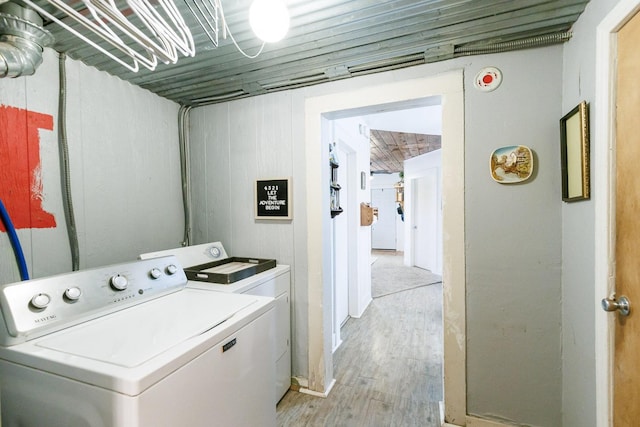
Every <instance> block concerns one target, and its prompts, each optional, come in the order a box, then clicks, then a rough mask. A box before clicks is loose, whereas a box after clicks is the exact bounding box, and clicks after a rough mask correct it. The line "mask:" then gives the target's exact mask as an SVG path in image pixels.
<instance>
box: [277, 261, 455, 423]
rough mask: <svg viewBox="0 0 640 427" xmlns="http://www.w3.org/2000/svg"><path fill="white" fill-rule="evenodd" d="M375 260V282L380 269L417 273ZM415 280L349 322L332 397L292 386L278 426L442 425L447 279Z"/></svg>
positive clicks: (399, 274)
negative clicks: (418, 283) (444, 291)
mask: <svg viewBox="0 0 640 427" xmlns="http://www.w3.org/2000/svg"><path fill="white" fill-rule="evenodd" d="M376 256H385V257H386V256H393V254H384V253H383V254H376ZM385 261H388V260H385ZM400 263H401V261H400ZM376 264H378V262H375V263H374V264H373V265H372V270H373V271H372V281H373V282H374V285H373V286H374V287H375V280H376V276H378V277H381V276H383V275H382V274H378V275H376V269H377V268H396V269H397V271H395V272H394V277H397V280H398V281H401V280H402V275H403V274H408V275H412V276H415V274H416V273H418V274H419V273H420V272H419V271H418V272H416V269H415V268H407V267H401V266H400V265H396V266H390V265H389V263H388V262H387V263H382V262H381V263H380V264H378V265H379V266H381V267H377V266H376ZM405 269H407V270H405ZM418 270H419V269H418ZM386 273H387V275H386V277H388V273H389V272H388V271H386ZM429 274H430V273H429ZM430 277H431V278H432V276H430ZM414 279H415V277H414ZM412 286H414V287H413V288H411V289H408V290H399V291H397V292H395V293H392V294H388V295H384V296H381V297H378V298H374V300H373V302H372V303H371V305H370V306H369V307H368V308H367V310H366V311H365V313H364V315H363V316H362V317H361V318H360V319H349V320H348V321H347V322H346V324H345V325H344V326H343V327H342V330H341V335H342V339H343V343H342V345H341V346H340V347H339V348H338V350H337V351H336V352H335V354H334V376H335V378H336V384H335V386H334V388H333V390H332V391H331V393H330V394H329V396H328V397H327V398H319V397H313V396H309V395H306V394H302V393H299V392H295V391H289V392H288V393H287V394H286V395H285V397H284V398H283V399H282V401H280V403H279V404H278V407H277V417H278V426H332V427H333V426H345V427H347V426H348V427H351V426H363V427H364V426H367V427H368V426H376V427H378V426H402V427H404V426H407V427H409V426H420V427H431V426H440V413H439V402H440V401H441V400H442V394H443V392H442V285H441V283H435V284H434V283H433V281H430V282H428V283H427V282H425V286H422V287H415V281H414V283H413V284H412Z"/></svg>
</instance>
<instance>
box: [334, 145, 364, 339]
mask: <svg viewBox="0 0 640 427" xmlns="http://www.w3.org/2000/svg"><path fill="white" fill-rule="evenodd" d="M353 155H354V154H349V153H347V152H346V151H344V150H342V149H341V147H340V146H338V156H339V158H340V167H339V168H338V183H339V184H340V186H341V187H342V188H341V190H340V203H341V205H342V206H343V207H344V211H343V212H342V213H341V214H339V215H337V216H336V217H335V218H333V230H334V238H333V242H334V250H333V254H334V262H333V265H334V269H335V271H334V304H335V312H334V322H335V324H334V328H335V330H336V335H337V336H338V337H339V334H338V331H339V329H340V325H342V324H343V323H344V322H345V321H346V320H347V317H348V316H349V245H350V244H352V243H351V242H350V241H349V229H348V226H349V221H348V218H349V216H350V215H353V214H354V213H353V211H352V208H351V206H348V201H349V200H350V197H349V191H350V190H351V189H350V186H349V181H350V180H349V179H348V177H349V176H350V175H351V171H350V170H349V164H350V163H351V162H350V161H349V159H350V157H349V156H353ZM351 180H353V178H351ZM358 214H359V212H358ZM336 345H339V342H337V343H335V345H334V347H335V346H336Z"/></svg>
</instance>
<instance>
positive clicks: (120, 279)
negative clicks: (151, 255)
mask: <svg viewBox="0 0 640 427" xmlns="http://www.w3.org/2000/svg"><path fill="white" fill-rule="evenodd" d="M109 284H110V285H111V287H112V288H113V289H115V290H116V291H124V290H125V289H127V286H128V285H129V281H128V280H127V278H126V277H124V276H122V275H120V274H116V275H115V276H111V279H110V280H109Z"/></svg>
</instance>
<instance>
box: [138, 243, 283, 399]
mask: <svg viewBox="0 0 640 427" xmlns="http://www.w3.org/2000/svg"><path fill="white" fill-rule="evenodd" d="M167 255H173V256H175V257H176V258H177V259H178V261H179V262H180V263H181V264H182V265H183V266H184V268H185V269H187V268H188V267H191V266H196V265H201V264H207V263H211V262H216V261H223V260H227V259H229V255H228V254H227V251H226V250H225V249H224V246H223V245H222V243H221V242H211V243H205V244H201V245H193V246H187V247H181V248H174V249H168V250H164V251H158V252H150V253H146V254H142V255H140V256H139V258H140V259H150V258H155V257H159V256H167ZM239 268H241V267H239ZM187 287H189V288H194V289H206V290H213V291H217V292H225V293H241V294H247V295H260V296H268V297H273V298H275V309H274V311H275V316H274V317H275V325H274V331H275V338H274V340H275V356H274V359H275V360H274V363H275V366H276V379H275V402H276V403H277V402H278V401H279V400H280V399H281V398H282V397H283V396H284V395H285V393H286V392H287V390H289V388H290V387H291V303H290V297H289V295H290V288H291V268H290V267H289V266H288V265H284V264H277V265H276V266H275V267H273V268H270V269H268V270H266V271H262V272H259V273H257V274H254V275H252V276H249V277H246V278H244V279H242V280H238V281H235V282H232V283H224V284H223V283H212V282H208V281H196V280H189V281H188V283H187Z"/></svg>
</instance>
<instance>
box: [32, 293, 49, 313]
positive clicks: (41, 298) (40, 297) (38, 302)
mask: <svg viewBox="0 0 640 427" xmlns="http://www.w3.org/2000/svg"><path fill="white" fill-rule="evenodd" d="M50 302H51V297H50V296H49V295H47V294H36V295H34V296H33V298H31V305H32V306H33V307H35V308H37V309H40V310H42V309H43V308H46V307H47V306H48V305H49V303H50Z"/></svg>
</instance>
